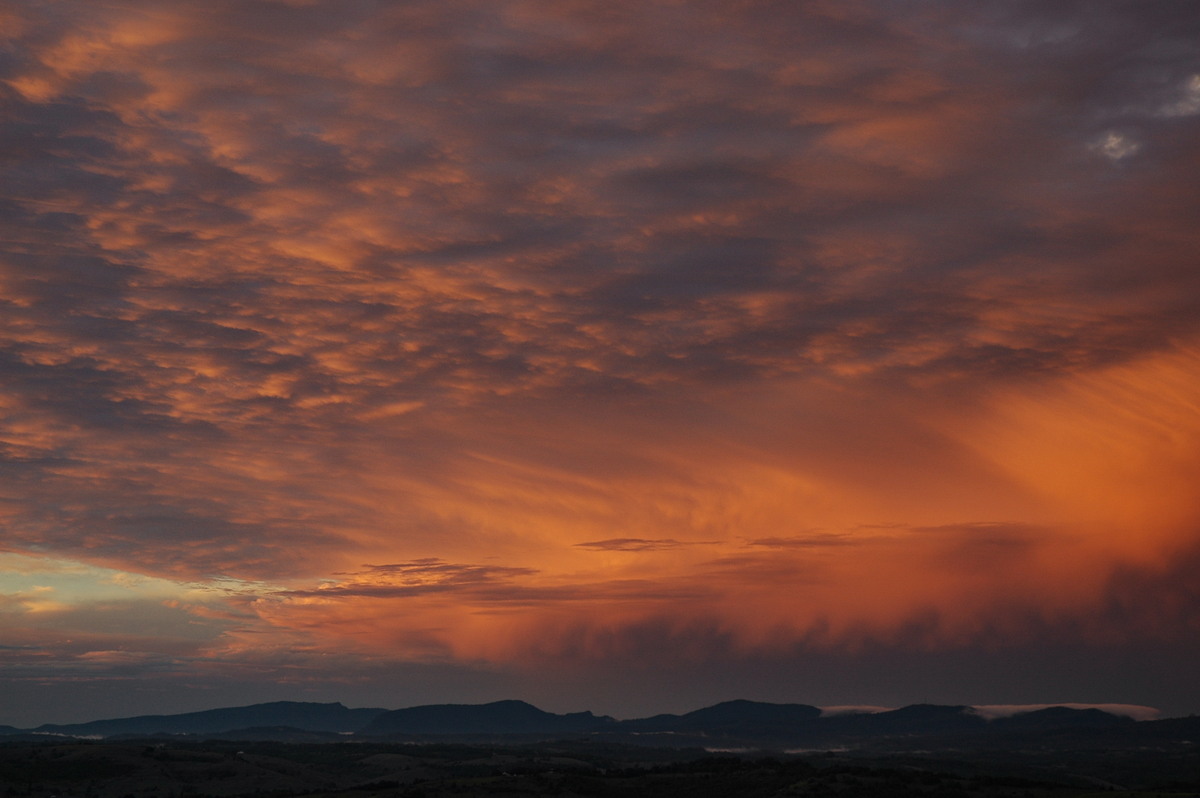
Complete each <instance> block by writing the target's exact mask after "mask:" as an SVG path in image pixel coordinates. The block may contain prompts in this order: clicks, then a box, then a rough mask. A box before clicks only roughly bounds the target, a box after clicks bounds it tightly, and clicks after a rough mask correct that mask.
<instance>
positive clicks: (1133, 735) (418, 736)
mask: <svg viewBox="0 0 1200 798" xmlns="http://www.w3.org/2000/svg"><path fill="white" fill-rule="evenodd" d="M0 735H3V736H7V737H9V738H12V737H15V736H21V737H29V736H34V737H40V738H43V739H44V737H45V736H46V735H53V736H62V737H82V738H114V737H125V738H130V737H153V736H156V735H190V736H194V737H202V738H224V739H246V740H304V741H314V740H330V741H334V740H395V741H401V742H412V741H434V740H440V741H483V740H508V741H518V742H522V741H535V740H547V739H558V738H561V739H566V738H576V739H578V738H587V739H596V740H602V741H605V742H616V743H632V744H638V745H660V746H670V747H676V748H683V747H710V748H716V747H732V746H739V747H760V748H780V749H787V748H798V747H803V748H818V749H819V748H823V747H824V748H833V747H850V748H861V747H876V748H877V747H879V746H881V745H882V746H888V747H892V748H896V747H901V748H903V747H910V746H917V747H920V746H925V747H929V746H931V745H935V746H937V747H942V748H945V747H955V746H962V745H969V746H973V747H994V746H1000V745H1015V744H1028V743H1029V742H1030V740H1036V741H1037V744H1039V745H1045V744H1050V743H1053V744H1055V745H1058V744H1062V745H1067V744H1075V743H1078V742H1079V741H1080V740H1083V739H1086V740H1090V741H1093V742H1107V743H1109V744H1125V743H1128V744H1134V743H1137V742H1138V741H1146V740H1155V739H1168V738H1169V739H1175V738H1178V739H1180V740H1183V739H1192V740H1195V741H1197V742H1198V743H1200V718H1198V717H1190V718H1175V719H1169V720H1143V721H1135V720H1133V719H1132V718H1129V717H1125V716H1122V715H1118V714H1113V713H1110V712H1105V711H1102V710H1100V709H1090V708H1083V709H1080V708H1071V707H1065V706H1053V707H1047V708H1044V709H1035V710H1031V711H1026V712H1018V713H1016V714H1012V715H1009V716H1007V717H999V718H994V719H991V720H989V719H988V718H987V717H985V715H984V713H981V712H980V711H978V710H976V709H975V708H973V707H970V706H963V705H955V706H943V705H933V704H916V705H912V706H907V707H902V708H900V709H895V710H890V711H860V712H853V711H852V712H841V713H826V712H823V711H822V710H821V709H819V708H818V707H814V706H808V705H805V704H772V703H763V702H756V701H744V700H739V701H727V702H724V703H720V704H716V705H714V706H710V707H705V708H703V709H698V710H695V711H693V712H688V713H686V714H683V715H672V714H662V715H654V716H652V717H647V718H637V719H632V720H616V719H614V718H611V717H608V716H605V715H595V714H593V713H591V712H573V713H567V714H561V715H560V714H555V713H552V712H545V711H543V710H541V709H538V708H537V707H535V706H533V705H531V704H528V703H526V702H524V701H514V700H508V701H496V702H492V703H488V704H431V705H425V706H416V707H409V708H406V709H397V710H390V711H389V710H386V709H380V708H364V709H349V708H347V707H345V706H343V705H342V704H340V703H308V702H291V701H277V702H273V703H265V704H254V705H251V706H243V707H227V708H222V709H212V710H207V711H203V712H188V713H183V714H176V715H141V716H137V717H129V718H116V719H108V720H96V721H91V722H89V723H78V724H45V725H42V726H39V727H37V728H34V729H16V728H13V727H11V726H0Z"/></svg>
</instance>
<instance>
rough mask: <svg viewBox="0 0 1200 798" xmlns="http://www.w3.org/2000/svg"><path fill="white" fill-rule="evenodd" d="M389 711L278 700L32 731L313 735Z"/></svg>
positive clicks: (357, 725) (354, 726)
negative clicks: (271, 730)
mask: <svg viewBox="0 0 1200 798" xmlns="http://www.w3.org/2000/svg"><path fill="white" fill-rule="evenodd" d="M386 711H387V710H385V709H347V708H346V707H345V706H343V705H342V704H340V703H333V704H318V703H310V702H302V701H274V702H271V703H266V704H252V705H250V706H245V707H227V708H222V709H209V710H204V711H202V712H186V713H183V714H181V715H138V716H136V717H132V718H116V719H113V720H95V721H91V722H90V723H71V724H65V725H59V724H52V723H47V724H45V725H42V726H38V727H37V728H36V729H32V730H31V731H32V732H34V733H36V734H62V735H68V736H72V737H116V736H123V735H155V734H216V733H220V732H228V731H231V730H235V729H246V728H251V727H266V726H280V727H289V728H292V729H299V730H302V731H309V732H354V731H358V730H359V729H361V728H362V727H363V726H365V725H366V724H367V723H370V722H371V720H372V719H373V718H375V717H376V716H377V715H379V714H381V713H384V712H386Z"/></svg>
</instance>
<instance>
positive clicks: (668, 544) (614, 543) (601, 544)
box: [575, 538, 698, 551]
mask: <svg viewBox="0 0 1200 798" xmlns="http://www.w3.org/2000/svg"><path fill="white" fill-rule="evenodd" d="M695 545H698V544H697V543H694V542H684V541H679V540H672V539H671V538H660V539H657V540H646V539H645V538H610V539H608V540H592V541H589V542H587V543H576V544H575V546H576V548H580V549H592V550H593V551H663V550H665V549H677V548H679V547H680V546H695Z"/></svg>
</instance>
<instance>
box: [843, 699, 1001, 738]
mask: <svg viewBox="0 0 1200 798" xmlns="http://www.w3.org/2000/svg"><path fill="white" fill-rule="evenodd" d="M986 726H987V721H986V720H984V719H983V718H981V717H979V715H977V714H975V712H974V711H973V710H972V709H971V708H970V707H967V706H941V705H938V704H913V705H911V706H907V707H901V708H900V709H893V710H891V711H889V712H875V713H862V714H847V715H835V716H833V717H829V718H823V719H822V723H821V731H822V732H823V733H826V734H832V735H835V736H837V737H843V738H854V737H884V736H912V735H931V734H949V733H964V732H974V731H981V730H983V729H984V728H986Z"/></svg>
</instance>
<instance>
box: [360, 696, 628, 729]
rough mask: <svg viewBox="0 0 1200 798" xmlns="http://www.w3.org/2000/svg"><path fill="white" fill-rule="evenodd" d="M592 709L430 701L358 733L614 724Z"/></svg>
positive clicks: (382, 717)
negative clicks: (554, 710)
mask: <svg viewBox="0 0 1200 798" xmlns="http://www.w3.org/2000/svg"><path fill="white" fill-rule="evenodd" d="M612 723H613V720H612V718H609V717H598V716H596V715H593V714H592V713H591V712H572V713H568V714H566V715H556V714H554V713H552V712H544V711H542V710H540V709H538V708H537V707H535V706H533V705H532V704H527V703H525V702H524V701H495V702H493V703H491V704H430V705H427V706H420V707H409V708H408V709H397V710H394V711H392V712H385V713H383V714H382V715H379V716H378V717H376V718H374V719H373V720H372V721H371V722H370V723H368V724H367V725H366V727H364V728H363V729H362V730H361V731H360V732H359V733H360V734H362V735H366V736H382V735H397V734H403V735H412V736H419V735H459V736H461V735H496V734H568V733H581V732H593V731H599V730H601V729H603V728H605V727H607V726H608V725H610V724H612Z"/></svg>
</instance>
